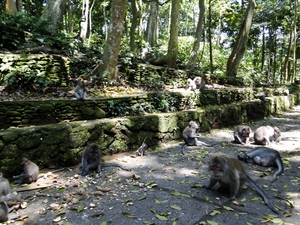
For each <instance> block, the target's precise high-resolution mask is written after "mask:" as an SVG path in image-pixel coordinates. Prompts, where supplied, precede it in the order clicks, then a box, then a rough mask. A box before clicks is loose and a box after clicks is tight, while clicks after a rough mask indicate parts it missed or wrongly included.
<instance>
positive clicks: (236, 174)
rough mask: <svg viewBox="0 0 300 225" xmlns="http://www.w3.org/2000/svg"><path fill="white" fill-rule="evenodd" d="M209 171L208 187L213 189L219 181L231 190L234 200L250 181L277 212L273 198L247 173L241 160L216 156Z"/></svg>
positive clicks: (223, 186)
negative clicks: (246, 182)
mask: <svg viewBox="0 0 300 225" xmlns="http://www.w3.org/2000/svg"><path fill="white" fill-rule="evenodd" d="M209 171H210V172H211V178H210V181H209V184H208V185H206V186H204V187H205V188H206V189H211V188H212V187H213V186H214V185H215V184H216V183H219V184H220V186H221V187H222V188H225V189H227V190H229V199H230V200H233V199H235V198H236V195H237V194H238V192H239V190H240V189H241V187H242V186H243V184H244V183H245V181H248V183H249V184H250V185H251V186H252V187H253V188H254V189H255V190H256V191H257V192H258V193H259V194H260V195H261V196H262V197H263V199H264V201H265V203H266V204H267V205H268V207H269V208H270V209H271V210H272V211H274V212H276V213H277V211H276V209H275V207H274V205H273V204H272V202H271V200H270V199H269V198H268V197H267V196H266V194H265V193H264V191H263V190H262V189H261V188H260V187H259V186H257V184H256V183H255V182H254V181H253V180H252V179H251V177H250V176H249V175H248V174H247V173H246V170H245V169H244V167H243V165H242V164H241V163H240V162H239V160H237V159H234V158H227V157H226V156H216V157H214V158H212V160H211V162H210V164H209Z"/></svg>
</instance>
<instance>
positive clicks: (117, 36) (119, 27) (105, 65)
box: [88, 0, 126, 80]
mask: <svg viewBox="0 0 300 225" xmlns="http://www.w3.org/2000/svg"><path fill="white" fill-rule="evenodd" d="M110 4H111V6H110V24H109V26H108V37H107V41H106V43H105V47H104V52H103V56H102V62H101V63H99V64H98V65H97V66H96V68H95V69H94V70H93V71H92V72H91V73H90V74H89V75H88V76H96V77H97V78H96V80H101V79H100V77H101V76H104V75H105V76H106V75H107V76H108V78H109V80H113V79H115V78H116V74H117V71H118V69H117V63H118V55H119V51H120V43H121V38H122V34H123V29H124V24H123V23H124V19H125V11H126V0H112V1H111V3H110Z"/></svg>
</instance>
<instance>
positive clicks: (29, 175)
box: [13, 157, 39, 184]
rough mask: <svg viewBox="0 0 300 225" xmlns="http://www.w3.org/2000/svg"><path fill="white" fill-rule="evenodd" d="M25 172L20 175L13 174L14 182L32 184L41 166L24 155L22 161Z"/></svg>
mask: <svg viewBox="0 0 300 225" xmlns="http://www.w3.org/2000/svg"><path fill="white" fill-rule="evenodd" d="M21 165H22V166H23V172H22V173H21V174H20V175H17V176H13V179H14V182H15V183H17V184H24V183H26V184H31V183H32V182H35V181H36V180H37V178H38V174H39V167H38V166H37V165H36V164H35V163H34V162H31V161H30V160H29V159H27V158H25V157H23V158H22V161H21Z"/></svg>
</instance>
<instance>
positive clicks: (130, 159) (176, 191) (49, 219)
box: [8, 106, 300, 225]
mask: <svg viewBox="0 0 300 225" xmlns="http://www.w3.org/2000/svg"><path fill="white" fill-rule="evenodd" d="M299 116H300V106H298V107H295V108H294V109H293V110H291V111H289V112H286V113H284V114H282V115H280V116H276V117H270V118H268V119H266V120H261V121H257V122H255V123H253V124H250V126H251V128H252V129H253V130H255V129H256V128H258V127H259V126H262V125H276V126H278V127H279V128H280V130H281V132H282V139H281V142H280V143H278V144H277V143H273V144H272V145H271V146H269V147H270V148H274V149H276V150H278V151H280V154H281V156H282V160H283V162H284V169H285V172H284V174H283V175H281V176H280V177H279V178H278V179H277V181H275V182H274V183H271V182H270V181H271V178H272V175H273V173H274V171H276V168H271V169H270V168H265V167H260V166H255V165H252V164H246V163H244V162H242V163H243V165H244V166H245V168H246V169H247V171H248V172H249V175H250V176H251V177H252V178H253V180H255V181H256V183H257V184H258V185H259V186H260V187H261V188H262V189H263V190H264V191H265V192H266V193H267V195H268V196H269V198H271V199H272V201H273V203H274V204H275V206H276V207H277V209H278V212H279V213H278V214H277V215H276V214H275V213H274V212H272V211H271V210H270V209H269V208H268V207H267V206H266V205H265V204H264V202H263V200H262V198H261V197H260V196H259V195H258V194H257V193H256V192H255V191H254V190H253V189H252V188H251V187H249V186H247V185H245V186H244V188H243V190H241V192H240V194H239V195H238V197H237V199H236V201H234V202H232V201H229V200H228V198H227V197H226V196H225V195H222V193H220V192H218V191H217V190H216V189H213V190H206V189H204V188H203V187H202V185H204V184H207V182H208V179H209V176H208V169H207V165H208V162H209V160H210V158H211V157H213V156H215V155H220V154H224V155H227V156H229V157H235V158H236V157H237V155H238V153H239V152H242V151H250V150H252V149H254V148H257V147H260V146H257V145H254V144H252V143H250V144H248V145H245V146H242V145H238V144H234V143H232V140H233V132H232V130H233V128H232V127H230V128H226V129H220V130H213V131H212V132H211V133H209V134H202V141H205V142H208V143H217V145H215V146H214V147H187V148H186V150H185V155H182V154H181V153H180V149H181V146H182V143H183V142H169V143H165V144H163V145H162V146H160V147H159V148H157V149H152V150H151V149H150V150H149V151H148V152H147V154H146V155H145V156H143V157H135V154H134V152H131V153H126V154H118V155H113V156H112V157H105V158H104V160H105V161H109V162H113V163H116V164H118V165H120V166H122V167H124V168H126V169H130V170H131V171H125V170H122V169H120V168H118V167H117V168H116V167H105V168H103V170H102V173H101V175H99V174H95V173H94V174H91V175H89V176H86V177H82V176H80V175H79V174H80V167H79V166H77V167H75V168H66V169H65V170H64V171H62V172H58V173H53V174H48V175H45V176H44V178H40V179H39V180H38V181H37V183H34V184H31V185H28V186H24V187H20V186H14V187H13V190H14V191H18V194H19V195H20V196H21V197H22V198H23V199H25V202H26V203H27V207H25V208H23V209H22V208H20V209H16V210H14V211H13V212H11V213H10V217H12V216H15V215H18V216H20V218H19V220H12V221H9V222H8V223H9V224H28V225H29V224H30V225H34V224H43V225H50V224H58V225H61V224H64V225H70V224H72V225H75V224H76V225H83V224H84V225H94V224H97V225H98V224H101V225H105V224H116V225H123V224H124V225H129V224H130V225H132V224H155V225H160V224H182V225H190V224H211V225H214V224H237V225H242V224H245V225H250V224H262V223H264V224H295V225H296V224H299V218H300V217H299V212H300V193H299V190H300V188H299V184H300V152H299V150H300V143H299V138H300V136H299V130H300V123H299V122H300V119H299V118H300V117H299ZM34 188H36V189H34ZM30 189H32V190H30Z"/></svg>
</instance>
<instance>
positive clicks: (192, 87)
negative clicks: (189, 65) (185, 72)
mask: <svg viewBox="0 0 300 225" xmlns="http://www.w3.org/2000/svg"><path fill="white" fill-rule="evenodd" d="M186 89H187V90H189V91H195V90H196V89H197V85H196V84H195V82H194V81H193V80H192V79H191V78H189V79H187V86H186Z"/></svg>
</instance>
